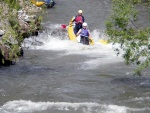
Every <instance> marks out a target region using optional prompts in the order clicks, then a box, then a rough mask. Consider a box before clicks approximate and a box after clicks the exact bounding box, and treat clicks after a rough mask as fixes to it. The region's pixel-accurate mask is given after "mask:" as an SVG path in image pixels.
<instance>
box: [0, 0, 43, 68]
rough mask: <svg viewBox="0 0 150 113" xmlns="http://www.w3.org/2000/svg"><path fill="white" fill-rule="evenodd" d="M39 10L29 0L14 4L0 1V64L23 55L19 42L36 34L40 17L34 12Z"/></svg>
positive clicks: (7, 63) (6, 63) (9, 63)
mask: <svg viewBox="0 0 150 113" xmlns="http://www.w3.org/2000/svg"><path fill="white" fill-rule="evenodd" d="M12 5H13V6H12ZM41 11H42V9H41V8H40V7H37V6H35V5H33V4H32V3H31V2H30V1H25V2H24V1H23V0H20V1H19V3H14V4H9V3H7V2H3V1H0V65H11V64H14V63H15V61H16V60H17V58H18V57H19V56H23V49H22V47H21V42H22V41H23V40H24V38H27V37H29V36H31V35H36V36H37V35H38V31H39V30H40V29H41V25H40V23H41V21H42V17H40V16H38V15H36V13H38V12H41Z"/></svg>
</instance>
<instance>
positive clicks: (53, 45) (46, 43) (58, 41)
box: [22, 24, 122, 69]
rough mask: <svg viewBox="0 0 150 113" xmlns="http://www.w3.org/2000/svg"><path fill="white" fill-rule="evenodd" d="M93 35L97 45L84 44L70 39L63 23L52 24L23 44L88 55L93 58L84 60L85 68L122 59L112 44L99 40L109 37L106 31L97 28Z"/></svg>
mask: <svg viewBox="0 0 150 113" xmlns="http://www.w3.org/2000/svg"><path fill="white" fill-rule="evenodd" d="M91 35H92V37H93V39H94V42H95V45H88V46H87V45H83V44H81V43H77V42H73V41H71V40H69V38H68V35H67V30H66V29H65V30H64V29H61V25H59V24H55V25H53V24H51V25H48V26H47V30H45V31H44V32H43V33H41V34H39V36H38V37H30V38H28V39H25V41H24V43H23V44H22V45H23V46H24V47H27V48H29V49H33V50H34V49H35V50H52V51H64V52H63V53H62V55H72V54H78V55H86V56H88V57H90V58H91V59H90V60H88V61H86V62H84V64H83V66H82V68H83V69H93V68H96V67H98V66H99V65H100V64H101V63H103V64H108V63H111V62H120V61H122V58H119V57H117V56H116V53H115V52H114V50H113V49H112V44H106V45H104V44H102V43H100V42H98V40H100V39H107V38H108V36H107V35H105V33H104V31H101V30H98V29H96V30H94V31H91ZM112 59H113V60H112ZM86 65H88V66H86Z"/></svg>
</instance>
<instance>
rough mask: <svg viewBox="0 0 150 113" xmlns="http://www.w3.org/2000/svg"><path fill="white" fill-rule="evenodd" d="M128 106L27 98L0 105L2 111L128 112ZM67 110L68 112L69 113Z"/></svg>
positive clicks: (46, 112)
mask: <svg viewBox="0 0 150 113" xmlns="http://www.w3.org/2000/svg"><path fill="white" fill-rule="evenodd" d="M127 109H128V108H126V107H124V106H117V105H101V104H98V103H92V102H83V103H69V102H32V101H25V100H16V101H9V102H7V103H5V104H4V105H3V106H1V107H0V111H1V113H34V112H38V113H43V112H44V113H52V111H55V112H56V111H57V112H58V111H59V113H64V111H66V112H67V111H68V112H69V113H127V111H128V110H127ZM68 112H67V113H68Z"/></svg>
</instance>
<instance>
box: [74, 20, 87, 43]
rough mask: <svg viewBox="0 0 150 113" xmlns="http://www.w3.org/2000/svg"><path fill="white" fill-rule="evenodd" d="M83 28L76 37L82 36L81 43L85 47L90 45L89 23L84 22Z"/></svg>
mask: <svg viewBox="0 0 150 113" xmlns="http://www.w3.org/2000/svg"><path fill="white" fill-rule="evenodd" d="M82 27H83V28H81V29H80V30H79V31H78V33H77V34H76V36H78V35H80V37H81V39H80V43H83V44H85V45H89V37H90V31H89V30H88V28H87V23H86V22H84V23H83V24H82Z"/></svg>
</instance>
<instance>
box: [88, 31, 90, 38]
mask: <svg viewBox="0 0 150 113" xmlns="http://www.w3.org/2000/svg"><path fill="white" fill-rule="evenodd" d="M88 33H89V38H91V33H90V30H88Z"/></svg>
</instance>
